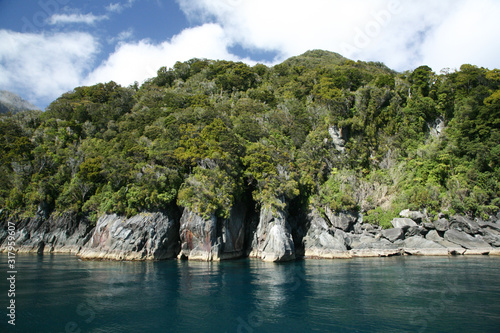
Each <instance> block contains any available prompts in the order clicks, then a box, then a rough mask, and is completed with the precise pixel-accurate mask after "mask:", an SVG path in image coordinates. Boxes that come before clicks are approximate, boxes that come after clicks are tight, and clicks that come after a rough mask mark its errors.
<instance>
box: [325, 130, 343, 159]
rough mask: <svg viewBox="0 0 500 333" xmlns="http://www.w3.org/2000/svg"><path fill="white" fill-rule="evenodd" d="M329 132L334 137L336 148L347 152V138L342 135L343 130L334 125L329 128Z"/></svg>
mask: <svg viewBox="0 0 500 333" xmlns="http://www.w3.org/2000/svg"><path fill="white" fill-rule="evenodd" d="M328 133H329V134H330V137H331V138H332V141H333V145H334V146H335V149H337V150H338V151H340V152H341V153H345V140H344V139H343V137H342V130H341V129H339V128H338V127H337V126H335V125H334V126H331V127H329V128H328Z"/></svg>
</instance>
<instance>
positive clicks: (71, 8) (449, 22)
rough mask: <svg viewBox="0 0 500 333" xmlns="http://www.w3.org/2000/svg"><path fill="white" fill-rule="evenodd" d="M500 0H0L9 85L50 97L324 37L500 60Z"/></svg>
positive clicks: (343, 48)
mask: <svg viewBox="0 0 500 333" xmlns="http://www.w3.org/2000/svg"><path fill="white" fill-rule="evenodd" d="M499 17H500V0H439V1H436V0H419V1H410V0H307V1H303V0H302V1H299V0H0V90H8V91H11V92H14V93H16V94H19V95H20V96H21V97H23V98H25V99H27V100H29V101H30V102H32V103H33V104H35V105H37V106H38V107H40V108H42V109H44V108H45V107H46V106H47V105H49V104H50V102H52V101H53V100H55V99H56V98H58V97H59V96H60V95H61V94H63V93H65V92H67V91H71V90H72V89H73V88H75V87H78V86H83V85H93V84H96V83H100V82H109V81H111V80H112V81H115V82H117V83H119V84H121V85H122V86H128V85H130V84H133V83H134V82H139V83H142V82H144V81H145V80H146V79H148V78H151V77H154V76H155V75H156V71H157V70H158V69H159V68H160V67H162V66H166V67H172V66H173V65H174V64H175V63H176V62H177V61H186V60H189V59H192V58H207V59H214V60H216V59H225V60H233V61H243V62H245V63H247V64H249V65H254V64H256V63H263V64H265V65H268V66H272V65H274V64H277V63H280V62H282V61H283V60H285V59H287V58H289V57H292V56H296V55H300V54H302V53H304V52H306V51H307V50H312V49H323V50H328V51H333V52H337V53H340V54H342V55H343V56H345V57H347V58H350V59H353V60H363V61H380V62H383V63H385V64H386V65H387V66H389V67H390V68H393V69H395V70H397V71H406V70H413V69H415V68H416V67H418V66H420V65H428V66H430V67H431V68H432V69H433V70H434V71H435V72H436V73H439V72H440V71H441V70H442V69H443V68H450V69H452V70H453V69H457V68H460V66H461V65H462V64H465V63H468V64H473V65H477V66H480V67H486V68H489V69H493V68H500V38H499V37H500V19H499Z"/></svg>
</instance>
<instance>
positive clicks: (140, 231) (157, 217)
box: [78, 212, 179, 260]
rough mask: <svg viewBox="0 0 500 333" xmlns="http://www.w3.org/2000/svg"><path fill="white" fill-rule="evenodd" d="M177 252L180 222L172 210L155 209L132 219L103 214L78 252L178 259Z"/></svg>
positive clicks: (116, 257) (98, 256)
mask: <svg viewBox="0 0 500 333" xmlns="http://www.w3.org/2000/svg"><path fill="white" fill-rule="evenodd" d="M178 251H179V225H178V222H177V221H176V220H175V219H174V218H172V217H171V216H170V214H169V213H166V212H156V213H141V214H139V215H136V216H133V217H131V218H129V219H127V218H125V217H120V216H117V215H116V214H113V215H103V216H102V217H101V218H99V220H98V221H97V225H96V227H95V229H94V231H93V233H92V236H91V238H90V241H89V242H88V243H87V244H86V245H85V247H84V248H83V249H82V250H81V251H80V253H79V254H78V255H79V256H80V257H82V258H85V259H114V260H161V259H169V258H175V256H176V255H177V253H178Z"/></svg>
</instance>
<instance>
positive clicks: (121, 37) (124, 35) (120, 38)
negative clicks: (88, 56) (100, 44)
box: [107, 28, 134, 44]
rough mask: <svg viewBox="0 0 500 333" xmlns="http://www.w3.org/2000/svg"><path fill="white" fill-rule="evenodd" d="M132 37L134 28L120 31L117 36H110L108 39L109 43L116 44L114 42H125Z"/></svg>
mask: <svg viewBox="0 0 500 333" xmlns="http://www.w3.org/2000/svg"><path fill="white" fill-rule="evenodd" d="M132 37H134V29H132V28H129V29H127V30H124V31H122V32H120V33H119V34H118V35H116V36H115V37H110V38H108V39H107V41H108V43H109V44H114V43H120V42H125V41H127V40H130V39H131V38H132Z"/></svg>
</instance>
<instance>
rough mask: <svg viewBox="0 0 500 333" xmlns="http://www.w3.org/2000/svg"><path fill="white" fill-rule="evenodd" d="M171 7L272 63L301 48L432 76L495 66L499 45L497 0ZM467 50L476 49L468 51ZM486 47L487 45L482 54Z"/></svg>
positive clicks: (212, 0)
mask: <svg viewBox="0 0 500 333" xmlns="http://www.w3.org/2000/svg"><path fill="white" fill-rule="evenodd" d="M178 3H179V5H180V6H181V9H182V10H183V11H184V12H185V14H186V15H187V16H188V17H189V18H190V19H191V21H193V22H201V23H203V22H217V23H218V24H220V25H221V27H222V28H223V30H224V32H225V34H226V35H227V36H228V38H229V39H230V42H229V43H235V44H240V45H241V46H243V47H245V48H248V49H261V50H267V51H277V52H278V54H279V55H280V57H279V59H277V60H283V59H286V58H288V57H290V56H294V55H298V54H300V53H302V52H304V51H306V50H308V49H326V50H330V51H335V52H339V53H342V54H343V55H344V56H346V57H350V58H353V59H362V60H373V61H383V62H385V63H386V64H387V65H388V66H390V67H393V68H395V69H398V70H406V69H412V68H414V67H416V66H418V65H420V64H422V63H423V62H427V64H428V65H430V66H431V67H433V68H434V70H439V69H441V66H445V65H446V64H447V63H449V65H448V66H454V65H455V62H457V61H463V60H466V59H471V60H475V61H476V64H478V65H483V66H491V67H495V66H496V67H499V66H500V59H499V58H498V57H497V55H498V52H497V50H498V48H499V47H500V40H498V39H497V38H494V37H493V36H498V35H499V34H500V27H499V25H498V22H499V20H498V17H499V16H498V13H499V10H500V1H496V0H441V1H435V0H422V1H403V0H370V1H367V0H354V1H343V0H309V1H307V2H305V1H301V0H273V1H269V0H252V1H247V0H178ZM467 43H468V44H469V46H476V47H480V48H479V49H474V48H470V47H469V46H468V45H466V44H467ZM485 45H489V46H490V49H488V51H486V52H485V50H484V46H485ZM481 47H482V48H481ZM481 49H482V50H483V51H479V50H481ZM490 50H491V51H490ZM473 54H475V56H473ZM467 55H469V56H467ZM455 59H456V60H455Z"/></svg>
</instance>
